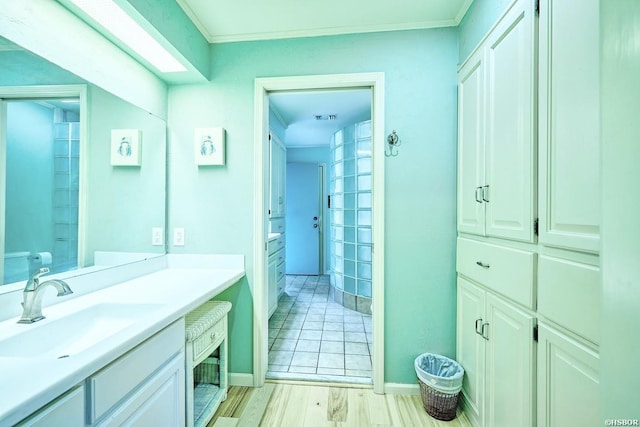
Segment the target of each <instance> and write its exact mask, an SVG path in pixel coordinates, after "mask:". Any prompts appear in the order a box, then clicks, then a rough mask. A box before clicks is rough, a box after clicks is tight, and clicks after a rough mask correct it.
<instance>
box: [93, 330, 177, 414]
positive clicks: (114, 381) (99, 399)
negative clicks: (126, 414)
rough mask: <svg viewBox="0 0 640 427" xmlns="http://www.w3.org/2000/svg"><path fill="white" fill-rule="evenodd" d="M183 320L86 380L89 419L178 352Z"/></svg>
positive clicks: (114, 402) (111, 405)
mask: <svg viewBox="0 0 640 427" xmlns="http://www.w3.org/2000/svg"><path fill="white" fill-rule="evenodd" d="M184 330H185V326H184V319H183V320H179V321H177V322H175V323H173V324H172V325H170V326H168V327H167V328H165V329H164V330H163V331H161V332H159V333H157V334H156V335H154V336H153V337H151V338H150V339H148V340H147V341H145V342H143V343H142V344H140V345H139V346H138V347H136V348H134V349H133V350H131V351H130V352H129V353H127V354H125V355H124V356H122V357H120V358H119V359H117V360H116V361H115V362H113V363H111V364H109V365H108V366H107V367H105V368H104V369H102V370H101V371H99V372H98V373H96V374H94V375H92V376H91V377H89V378H88V379H87V386H88V387H87V388H88V392H89V393H88V394H89V396H88V399H87V404H88V407H89V421H90V422H91V423H94V422H95V421H96V420H98V419H99V418H100V417H102V416H103V415H104V414H105V413H106V412H107V411H109V410H110V409H111V408H112V407H113V406H114V405H115V404H116V403H118V402H119V401H120V400H122V398H124V397H125V396H126V395H127V394H128V393H129V392H131V391H132V390H134V389H135V388H136V387H137V386H138V385H139V384H141V383H142V382H143V381H144V380H145V379H146V378H147V377H149V376H150V375H151V374H152V373H153V372H154V371H155V370H156V369H158V368H159V367H161V366H163V365H164V364H165V363H166V362H167V360H169V359H170V358H171V357H173V356H174V355H175V354H176V353H178V352H180V351H182V348H183V346H184V340H185V339H184Z"/></svg>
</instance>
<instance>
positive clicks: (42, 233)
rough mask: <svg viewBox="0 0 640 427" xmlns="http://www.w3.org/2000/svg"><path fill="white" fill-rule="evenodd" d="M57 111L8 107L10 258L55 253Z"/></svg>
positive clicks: (7, 236) (25, 105)
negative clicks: (13, 254) (22, 253)
mask: <svg viewBox="0 0 640 427" xmlns="http://www.w3.org/2000/svg"><path fill="white" fill-rule="evenodd" d="M53 148H54V147H53V110H52V109H51V108H47V107H44V106H42V105H38V104H36V103H34V102H19V101H15V102H8V103H7V149H6V153H0V155H2V156H5V155H6V163H7V166H6V180H7V181H6V182H7V186H6V217H5V221H6V223H5V228H4V230H0V231H1V233H0V235H4V239H5V252H17V251H30V252H51V253H54V250H53V249H54V247H53V246H54V234H53V227H52V220H51V218H53V191H54V180H53V177H54V174H53V160H54V159H53Z"/></svg>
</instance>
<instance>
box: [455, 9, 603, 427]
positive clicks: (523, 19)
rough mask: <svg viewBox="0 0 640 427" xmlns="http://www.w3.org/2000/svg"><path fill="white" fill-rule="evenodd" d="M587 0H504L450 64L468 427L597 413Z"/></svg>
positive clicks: (595, 191)
mask: <svg viewBox="0 0 640 427" xmlns="http://www.w3.org/2000/svg"><path fill="white" fill-rule="evenodd" d="M537 3H539V12H538V11H537V10H536V7H537ZM598 8H599V5H598V1H597V0H586V1H581V0H540V1H539V2H537V1H536V0H515V1H514V2H512V4H511V5H510V6H509V8H508V10H507V11H506V12H505V14H504V15H503V16H502V17H501V18H500V20H499V21H498V22H497V23H496V24H495V25H494V27H493V28H492V30H491V31H490V32H489V34H488V35H487V36H486V37H485V38H484V40H483V42H482V43H481V44H480V46H479V47H478V48H477V49H476V50H475V51H474V52H473V53H472V54H471V56H470V57H469V58H468V59H467V60H466V61H465V62H464V63H463V64H462V66H461V68H460V70H459V74H458V96H459V107H458V108H459V113H458V120H459V126H458V251H457V271H458V293H457V295H458V314H457V321H458V324H457V358H458V360H459V362H460V363H461V364H462V365H463V366H464V368H465V372H466V375H465V379H464V382H463V389H462V403H463V408H464V410H465V412H466V413H467V416H468V418H469V419H470V421H471V423H472V425H474V426H476V427H502V426H505V427H507V426H534V425H537V426H540V427H542V426H544V427H547V426H548V427H552V426H562V425H580V426H591V425H593V426H595V425H598V422H599V416H598V412H597V408H598V391H599V376H598V372H599V367H598V363H599V357H598V342H599V329H600V328H599V320H600V274H599V255H598V251H599V247H600V243H599V241H600V227H599V222H600V219H599V212H600V200H599V194H600V182H599V176H600V173H599V164H600V142H599V128H598V123H599V105H598V102H599V101H598V100H599V94H598V87H599V76H598V69H599V58H598V49H599V34H598V28H599V22H598ZM538 233H539V235H538Z"/></svg>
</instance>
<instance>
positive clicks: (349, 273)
mask: <svg viewBox="0 0 640 427" xmlns="http://www.w3.org/2000/svg"><path fill="white" fill-rule="evenodd" d="M330 146H331V159H332V161H331V167H330V177H331V201H332V203H331V241H330V250H331V256H330V277H331V285H332V287H333V288H334V289H332V292H333V294H334V299H335V300H336V301H338V302H340V303H342V304H343V305H344V306H346V307H348V308H351V309H355V310H358V311H363V312H369V311H370V306H371V277H372V276H371V241H372V233H371V224H372V222H371V216H372V213H371V208H372V203H371V197H372V195H371V188H372V175H371V174H372V169H373V168H372V158H371V121H370V120H367V121H364V122H360V123H356V124H354V125H350V126H347V127H345V128H344V129H342V130H340V131H338V132H336V133H335V134H334V135H333V138H332V140H331V145H330ZM359 306H360V307H359Z"/></svg>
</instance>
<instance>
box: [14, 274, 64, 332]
mask: <svg viewBox="0 0 640 427" xmlns="http://www.w3.org/2000/svg"><path fill="white" fill-rule="evenodd" d="M48 272H49V269H48V268H46V267H43V268H40V269H38V270H37V271H36V272H35V273H33V274H32V275H31V278H30V279H29V281H28V282H27V286H25V287H24V292H23V293H22V294H23V298H24V302H23V303H22V317H21V318H20V320H18V323H33V322H37V321H38V320H42V319H44V316H43V315H42V297H43V294H42V290H43V289H44V288H45V287H46V286H48V285H51V286H53V287H54V288H56V290H57V291H58V296H59V297H61V296H65V295H69V294H72V293H73V291H72V290H71V288H70V287H69V285H67V284H66V283H65V282H64V281H63V280H57V279H52V280H46V281H44V282H42V283H40V276H41V275H43V274H46V273H48Z"/></svg>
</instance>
